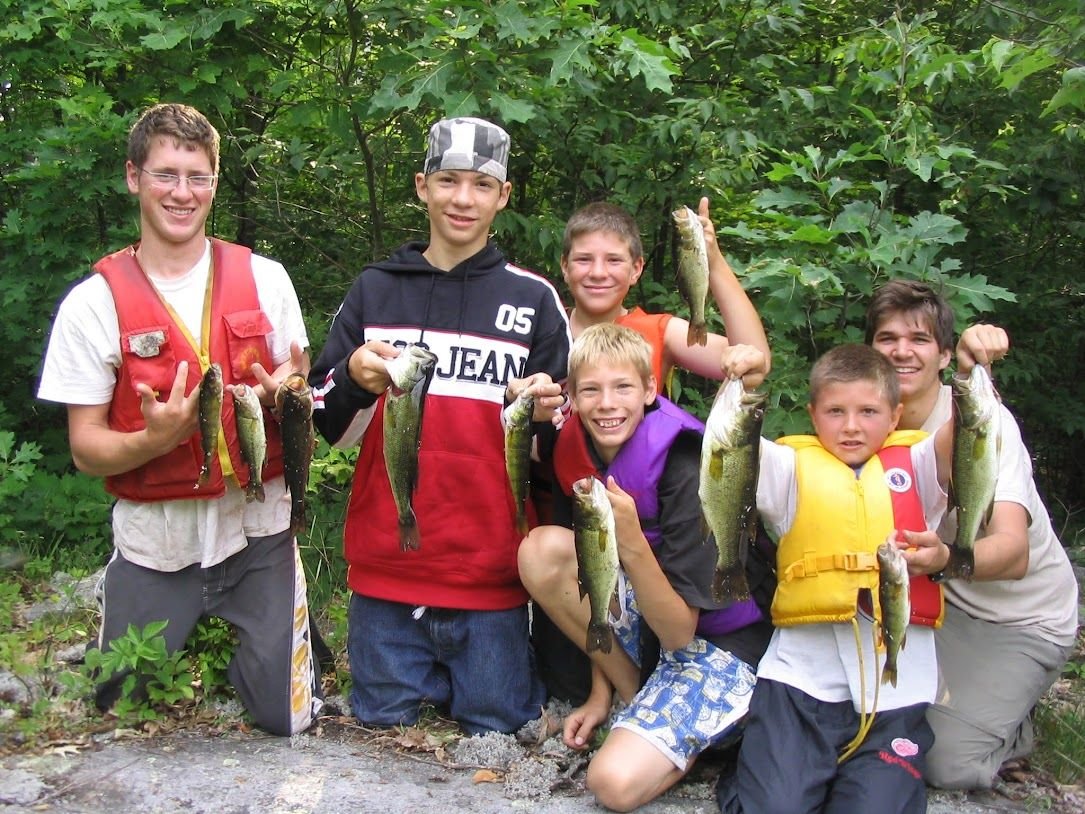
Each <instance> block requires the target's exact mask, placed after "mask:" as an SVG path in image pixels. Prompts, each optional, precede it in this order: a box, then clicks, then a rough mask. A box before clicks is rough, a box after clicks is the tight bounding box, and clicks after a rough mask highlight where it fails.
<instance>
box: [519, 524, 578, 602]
mask: <svg viewBox="0 0 1085 814" xmlns="http://www.w3.org/2000/svg"><path fill="white" fill-rule="evenodd" d="M570 554H571V555H572V559H570ZM575 558H576V551H575V549H573V547H572V534H571V532H569V531H568V530H567V529H562V528H558V527H556V526H539V527H538V528H534V529H532V530H531V531H530V532H529V533H528V535H527V537H525V538H524V540H523V542H521V543H520V548H519V550H518V551H517V553H516V563H517V567H518V568H519V571H520V581H521V582H523V584H524V587H525V588H527V590H528V593H530V594H531V595H532V596H534V597H538V596H539V595H540V594H543V593H549V592H551V591H552V590H554V588H555V587H556V586H558V585H559V584H560V582H561V580H562V579H563V578H564V576H565V574H566V572H567V571H568V569H569V567H570V563H572V564H574V565H575V562H576V559H575Z"/></svg>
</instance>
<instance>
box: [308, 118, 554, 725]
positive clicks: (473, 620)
mask: <svg viewBox="0 0 1085 814" xmlns="http://www.w3.org/2000/svg"><path fill="white" fill-rule="evenodd" d="M508 156H509V136H508V134H507V133H506V132H505V131H504V130H503V129H501V128H500V127H498V126H497V125H495V124H493V123H491V122H488V121H485V120H483V119H475V118H456V119H444V120H441V121H439V122H437V123H436V124H435V125H433V127H432V128H431V130H430V134H429V144H428V151H427V154H426V159H425V163H424V165H423V171H422V172H419V173H418V174H417V175H415V191H416V192H417V194H418V197H419V199H420V200H421V201H423V202H424V203H425V204H426V209H427V211H428V213H429V224H430V229H429V240H428V241H427V242H422V241H419V242H412V243H407V244H406V245H404V246H401V247H400V248H399V249H397V250H396V251H395V252H393V254H392V256H391V257H390V258H389V259H388V260H385V261H383V262H379V263H373V264H370V265H368V266H366V267H365V268H364V269H363V270H362V273H361V274H360V275H359V276H358V278H357V279H356V280H355V282H354V284H353V286H352V287H351V289H350V290H349V291H348V293H347V296H346V298H345V299H344V300H343V303H342V305H341V306H340V309H339V312H338V313H337V315H336V317H335V321H334V322H333V323H332V327H331V330H330V332H329V334H328V340H327V343H326V344H325V346H324V349H323V351H322V352H321V354H320V357H319V358H318V359H317V361H316V363H315V364H314V365H313V368H312V373H311V375H310V379H309V380H310V383H311V384H312V386H313V389H314V394H315V400H316V408H317V409H316V412H315V414H314V421H315V423H316V426H317V429H318V430H319V431H320V432H321V434H322V435H323V436H324V437H325V438H326V439H327V440H328V441H329V442H330V443H332V444H334V445H335V446H339V447H346V446H353V445H354V444H357V443H359V442H360V444H361V449H360V451H359V454H358V462H357V464H356V466H355V473H354V484H353V487H352V490H351V496H350V503H349V506H348V509H347V517H346V523H345V526H344V530H343V543H344V545H343V547H344V554H345V556H346V560H347V563H348V565H349V571H348V575H347V582H348V584H349V586H350V588H351V591H352V595H351V600H350V612H349V622H348V624H349V643H348V651H349V656H350V668H351V677H352V679H353V688H352V690H351V695H350V702H351V708H352V711H353V713H354V715H355V716H356V717H357V718H358V719H359V720H360V721H361V722H362V723H363V724H366V725H375V726H395V725H401V724H413V723H414V722H415V721H417V719H418V716H419V711H420V708H421V707H422V706H423V705H424V704H427V703H429V704H433V705H435V706H436V707H438V708H439V709H441V710H442V711H444V712H446V713H447V714H449V715H451V717H452V718H454V719H455V720H456V721H458V722H459V723H460V724H461V726H462V727H463V728H464V729H465V730H466V731H467V732H469V733H472V734H474V733H482V732H489V731H498V732H512V731H515V730H516V729H518V728H519V727H520V726H522V725H523V724H524V723H526V722H527V721H529V720H532V719H534V718H536V717H538V715H539V711H540V706H541V705H542V703H543V702H544V700H545V699H544V692H543V688H542V685H541V684H540V682H539V680H538V678H537V677H536V675H535V672H534V669H533V663H532V657H531V650H530V647H529V643H528V633H527V593H526V592H525V591H524V588H523V586H522V585H521V584H520V580H519V577H518V575H517V569H516V552H517V548H518V546H519V544H520V539H521V537H520V534H519V533H518V532H517V526H516V519H515V510H514V504H513V500H512V495H511V492H510V490H509V486H508V483H507V478H506V475H505V461H504V434H503V432H502V429H501V421H500V414H501V411H502V409H503V407H504V406H505V405H506V404H507V403H508V402H510V401H511V400H512V399H513V398H515V396H516V395H517V394H518V393H519V392H520V391H521V390H523V389H524V388H526V387H527V386H529V385H530V386H531V387H532V392H533V393H534V394H535V396H536V403H535V418H536V420H537V421H539V422H543V426H547V425H548V422H549V418H550V416H551V415H552V414H553V410H554V408H555V407H557V406H559V405H560V404H561V403H562V396H561V385H560V382H561V381H562V380H563V379H564V378H565V368H566V361H567V356H568V351H569V343H570V340H569V326H568V322H567V321H566V319H565V312H564V310H563V309H562V307H561V302H560V300H559V298H558V294H557V291H556V290H555V289H554V287H553V286H552V285H551V284H550V283H549V282H547V281H546V280H545V279H543V278H542V277H540V276H538V275H535V274H533V273H531V272H529V271H525V270H523V269H520V268H517V267H516V266H513V265H512V264H510V263H509V262H508V261H507V260H506V259H505V257H504V255H503V254H502V253H501V250H500V249H498V248H497V246H496V245H494V244H493V243H492V242H490V240H489V231H490V226H491V225H492V223H493V220H494V218H495V217H496V215H497V213H498V212H499V211H500V210H502V209H503V208H504V207H505V205H506V204H507V203H508V200H509V192H510V191H511V188H512V185H511V183H510V182H509V181H508V180H507V167H508ZM408 344H419V345H423V346H425V347H426V348H428V349H429V350H430V351H432V352H433V353H434V354H436V356H437V363H436V367H435V371H434V374H433V378H432V380H431V382H430V385H429V389H428V392H427V395H426V397H425V400H424V402H423V404H424V410H423V411H422V428H421V435H420V443H419V452H418V475H417V482H416V486H415V489H414V491H413V499H412V505H413V508H414V513H415V516H416V518H417V528H418V548H417V549H412V548H408V549H407V550H404V549H403V547H402V546H401V542H400V531H399V523H398V512H397V509H396V504H395V501H394V500H393V497H392V490H391V487H390V485H389V478H388V473H387V468H386V464H385V458H384V420H383V409H384V399H383V398H381V396H382V395H383V394H384V393H385V391H386V390H387V389H388V387H389V385H390V384H391V379H390V377H389V375H388V371H387V362H388V360H390V359H393V358H395V357H396V356H398V355H399V353H400V350H401V349H402V348H403V347H405V346H406V345H408Z"/></svg>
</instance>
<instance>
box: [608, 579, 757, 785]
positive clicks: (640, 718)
mask: <svg viewBox="0 0 1085 814" xmlns="http://www.w3.org/2000/svg"><path fill="white" fill-rule="evenodd" d="M623 576H624V575H623ZM623 582H625V580H623ZM618 596H619V598H620V600H621V605H622V615H621V617H620V618H619V619H616V620H615V619H613V618H612V619H611V629H612V630H613V631H614V634H615V637H616V638H617V639H618V641H619V642H620V643H621V645H622V649H623V650H625V652H626V653H628V654H629V656H630V658H632V659H633V661H634V662H636V663H638V664H639V663H640V625H641V615H640V611H639V609H638V608H637V603H636V598H635V597H634V596H633V591H632V588H631V586H630V585H629V584H628V582H625V585H624V590H622V591H619V594H618ZM755 681H756V674H755V672H754V670H753V668H751V667H750V665H748V664H746V662H744V661H742V659H740V658H738V657H736V656H734V655H732V654H731V653H728V652H727V651H726V650H721V649H720V648H718V647H716V645H714V644H712V643H711V642H709V641H707V640H705V639H702V638H700V637H695V638H694V639H693V641H692V642H690V643H689V645H688V646H686V647H684V648H682V649H681V650H663V651H661V652H660V656H659V665H658V666H657V667H656V669H655V671H654V672H653V673H652V675H651V676H649V678H648V681H647V683H646V684H645V685H644V686H643V687H641V689H640V692H638V693H637V694H636V696H635V697H634V698H633V701H632V702H631V703H630V704H629V706H627V707H625V708H623V709H621V710H619V711H618V712H616V713H615V715H614V720H613V721H612V723H611V727H612V728H614V729H617V728H621V729H628V730H630V731H631V732H635V733H636V734H638V735H640V736H641V737H642V738H644V739H645V740H647V741H648V742H649V743H651V744H652V745H653V746H655V747H656V748H657V749H659V751H661V752H662V753H663V754H664V755H666V756H667V758H668V759H669V760H670V761H671V762H672V763H674V765H675V766H677V767H678V769H679V770H680V771H685V770H686V768H687V767H688V766H689V762H690V760H692V759H693V758H695V757H696V756H697V755H699V754H700V753H701V752H703V751H704V750H705V749H707V748H708V747H710V746H716V745H718V744H721V743H723V742H724V741H726V740H727V739H729V738H730V737H731V736H732V735H733V734H735V733H736V731H737V728H738V725H739V724H740V723H741V722H742V720H743V718H745V717H746V712H747V711H748V710H749V708H750V698H751V696H752V695H753V685H754V682H755Z"/></svg>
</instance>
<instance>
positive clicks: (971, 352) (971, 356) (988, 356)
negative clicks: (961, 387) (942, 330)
mask: <svg viewBox="0 0 1085 814" xmlns="http://www.w3.org/2000/svg"><path fill="white" fill-rule="evenodd" d="M1009 352H1010V337H1009V335H1008V334H1007V333H1006V332H1005V331H1004V330H1003V329H1002V328H999V327H998V326H997V325H985V324H983V323H980V324H978V325H969V326H968V327H967V328H965V330H964V332H963V333H962V334H961V338H960V339H959V340H957V371H958V372H959V373H961V374H962V375H966V374H968V373H971V372H972V368H974V367H975V366H976V365H983V366H984V367H985V368H987V372H988V373H989V372H990V371H991V363H992V362H997V361H998V360H999V359H1001V358H1003V357H1004V356H1005V355H1006V354H1007V353H1009Z"/></svg>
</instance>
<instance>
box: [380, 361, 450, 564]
mask: <svg viewBox="0 0 1085 814" xmlns="http://www.w3.org/2000/svg"><path fill="white" fill-rule="evenodd" d="M436 366H437V356H436V355H435V354H433V353H431V352H430V351H428V350H426V349H425V348H423V347H422V346H420V345H408V346H407V347H405V348H403V350H402V351H400V354H399V356H397V357H396V358H395V359H392V360H391V361H389V362H388V375H389V376H390V377H391V379H392V384H391V386H389V388H388V393H387V395H386V396H385V397H384V465H385V468H386V469H387V470H388V482H389V483H390V484H391V487H392V497H393V498H394V499H395V501H396V509H397V510H398V511H399V544H400V548H402V549H403V550H404V551H406V550H408V549H413V550H415V551H417V550H418V548H419V546H420V545H421V541H420V540H419V537H418V519H417V518H416V517H415V514H414V506H413V505H411V500H412V499H413V497H414V490H415V487H416V486H417V485H418V448H419V446H420V445H421V443H422V408H423V407H424V406H425V401H426V392H427V391H428V390H429V383H430V381H431V380H432V378H433V371H434V370H435V369H436Z"/></svg>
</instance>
